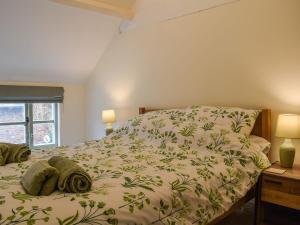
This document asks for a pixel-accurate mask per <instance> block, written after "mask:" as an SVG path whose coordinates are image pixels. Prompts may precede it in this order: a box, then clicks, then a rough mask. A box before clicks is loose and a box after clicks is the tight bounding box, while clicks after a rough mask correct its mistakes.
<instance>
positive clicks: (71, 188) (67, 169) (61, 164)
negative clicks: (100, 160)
mask: <svg viewBox="0 0 300 225" xmlns="http://www.w3.org/2000/svg"><path fill="white" fill-rule="evenodd" d="M48 162H49V164H50V165H51V166H53V167H55V168H56V169H57V170H58V171H59V178H58V183H57V186H58V189H59V190H60V191H65V192H70V193H84V192H88V191H89V190H90V189H91V186H92V179H91V177H90V176H89V175H88V174H87V173H86V172H85V171H84V170H83V169H82V168H81V167H80V166H78V165H77V164H76V163H75V162H73V161H71V160H69V159H67V158H64V157H61V156H53V157H52V158H51V159H49V161H48Z"/></svg>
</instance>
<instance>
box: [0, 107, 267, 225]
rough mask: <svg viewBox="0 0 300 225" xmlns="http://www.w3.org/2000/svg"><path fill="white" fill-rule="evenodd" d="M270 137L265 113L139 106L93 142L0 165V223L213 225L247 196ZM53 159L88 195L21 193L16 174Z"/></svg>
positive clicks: (35, 153)
mask: <svg viewBox="0 0 300 225" xmlns="http://www.w3.org/2000/svg"><path fill="white" fill-rule="evenodd" d="M233 121H234V122H233ZM237 122H238V123H237ZM228 125H229V126H228ZM227 128H228V129H227ZM251 130H252V132H251V134H252V136H249V135H247V134H246V133H247V132H248V131H249V134H250V131H251ZM253 135H255V136H253ZM257 138H260V139H259V140H260V141H261V142H260V143H257V142H256V140H257ZM269 140H270V111H269V110H262V111H255V110H254V111H253V110H252V111H247V110H242V109H238V108H224V107H206V106H200V107H190V108H186V109H173V110H159V111H155V110H153V109H146V108H140V115H139V116H137V117H135V118H133V119H132V120H129V121H127V122H126V123H125V124H124V125H123V126H121V127H120V128H118V129H116V130H115V131H114V132H113V133H112V134H110V135H109V136H107V137H104V138H102V139H100V140H95V141H87V142H85V143H82V144H79V145H75V146H62V147H58V148H54V149H50V150H39V151H33V153H32V156H31V158H30V160H29V161H26V162H23V163H19V164H8V165H6V166H4V167H1V170H0V225H2V224H61V225H66V224H69V225H71V224H124V225H127V224H128V225H129V224H130V225H131V224H132V225H134V224H168V225H178V224H187V225H191V224H200V225H206V224H209V225H211V224H215V223H217V222H218V221H220V220H221V219H222V218H224V217H225V216H226V215H228V214H229V213H230V212H231V211H233V210H234V209H236V208H238V207H241V205H242V204H244V203H245V202H246V201H248V200H249V199H251V198H253V196H254V193H255V186H256V183H257V180H258V177H259V174H260V172H261V171H262V170H263V169H264V168H266V167H268V166H269V165H270V163H269V160H268V158H267V155H266V154H265V153H264V152H263V150H264V148H265V147H266V146H267V144H268V142H267V141H269ZM262 142H263V144H261V143H262ZM54 155H60V156H64V157H68V158H70V159H72V160H74V161H75V162H77V163H78V164H79V165H80V166H82V167H83V168H84V169H85V170H86V171H87V172H88V173H89V174H90V175H91V177H92V179H93V185H92V190H91V191H90V192H88V193H82V194H80V193H77V194H72V193H63V192H58V191H57V192H54V193H53V194H52V195H50V196H30V195H27V194H26V193H25V192H24V190H23V188H22V186H21V185H20V182H19V179H20V176H22V174H23V173H24V172H25V171H26V170H27V169H28V168H29V167H30V166H31V165H32V163H33V162H36V161H38V160H45V159H49V158H50V157H51V156H54Z"/></svg>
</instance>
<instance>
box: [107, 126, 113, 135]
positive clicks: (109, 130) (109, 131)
mask: <svg viewBox="0 0 300 225" xmlns="http://www.w3.org/2000/svg"><path fill="white" fill-rule="evenodd" d="M113 131H114V129H113V128H106V129H105V134H106V136H108V135H110V134H111V133H112V132H113Z"/></svg>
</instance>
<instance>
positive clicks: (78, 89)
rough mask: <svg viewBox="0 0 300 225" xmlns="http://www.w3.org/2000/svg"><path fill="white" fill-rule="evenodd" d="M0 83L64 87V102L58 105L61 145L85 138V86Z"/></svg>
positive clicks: (1, 83)
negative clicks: (59, 110)
mask: <svg viewBox="0 0 300 225" xmlns="http://www.w3.org/2000/svg"><path fill="white" fill-rule="evenodd" d="M0 85H35V86H59V87H64V90H65V94H64V95H65V98H64V103H63V104H61V105H60V109H61V112H60V142H61V145H67V144H76V143H79V142H82V141H84V140H85V139H86V124H85V119H86V116H85V109H86V105H85V87H84V85H74V84H53V83H51V84H47V83H25V82H22V83H20V82H5V81H0Z"/></svg>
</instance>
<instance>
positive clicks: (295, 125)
mask: <svg viewBox="0 0 300 225" xmlns="http://www.w3.org/2000/svg"><path fill="white" fill-rule="evenodd" d="M275 135H276V136H277V137H281V138H285V140H284V142H283V144H282V145H281V146H280V164H281V166H282V167H293V164H294V159H295V147H294V145H293V143H292V140H291V139H295V138H300V116H299V115H296V114H281V115H279V116H278V120H277V127H276V133H275Z"/></svg>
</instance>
